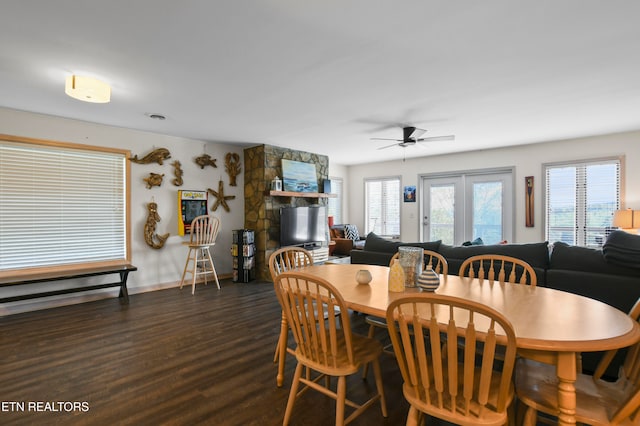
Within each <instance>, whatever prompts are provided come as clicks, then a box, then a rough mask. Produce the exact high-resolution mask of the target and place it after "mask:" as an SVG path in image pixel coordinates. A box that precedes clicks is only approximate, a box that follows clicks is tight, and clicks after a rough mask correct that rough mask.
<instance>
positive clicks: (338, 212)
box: [329, 178, 344, 223]
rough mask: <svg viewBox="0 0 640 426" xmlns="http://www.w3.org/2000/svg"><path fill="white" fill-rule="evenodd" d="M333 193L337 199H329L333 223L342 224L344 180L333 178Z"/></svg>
mask: <svg viewBox="0 0 640 426" xmlns="http://www.w3.org/2000/svg"><path fill="white" fill-rule="evenodd" d="M331 193H332V194H335V195H336V196H335V197H332V198H329V216H333V223H344V222H342V179H340V178H331Z"/></svg>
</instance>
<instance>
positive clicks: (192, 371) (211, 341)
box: [0, 281, 408, 425]
mask: <svg viewBox="0 0 640 426" xmlns="http://www.w3.org/2000/svg"><path fill="white" fill-rule="evenodd" d="M221 284H222V290H220V291H218V290H217V289H216V287H215V286H212V285H209V286H202V285H199V286H198V287H197V289H196V293H195V295H191V291H190V289H189V288H185V289H183V290H179V289H177V288H172V289H168V290H162V291H155V292H151V293H144V294H137V295H131V296H130V304H129V305H128V306H127V305H122V304H120V302H119V301H118V300H117V299H105V300H100V301H97V302H91V303H84V304H80V305H73V306H67V307H62V308H55V309H49V310H43V311H37V312H31V313H25V314H18V315H12V316H7V317H2V318H0V327H1V329H2V334H1V337H0V356H1V361H0V363H1V366H0V402H1V403H3V404H2V406H1V407H0V409H1V411H0V424H3V425H36V424H37V425H44V424H46V425H51V424H64V425H103V424H111V425H113V424H118V425H145V424H153V425H159V424H167V425H197V424H212V425H279V424H282V417H283V414H284V409H285V405H286V401H287V397H288V388H289V385H290V382H291V377H292V374H293V369H294V367H295V360H294V359H293V358H292V357H291V356H289V357H288V359H287V368H286V376H285V384H284V386H283V387H282V388H277V387H276V384H275V376H276V365H275V364H274V363H273V353H274V349H275V344H276V341H277V336H278V331H279V326H280V307H279V305H278V302H277V300H276V297H275V295H274V292H273V286H272V284H271V283H257V282H254V283H249V284H234V283H231V282H230V281H223V282H222V283H221ZM352 320H353V328H354V330H356V331H358V332H360V333H361V334H366V330H367V326H366V324H365V323H364V319H363V317H362V315H358V314H353V315H352ZM382 370H383V374H384V384H385V391H386V394H387V405H388V409H389V417H388V419H386V420H385V419H384V418H383V417H382V415H381V413H380V408H379V405H374V406H373V407H371V408H370V409H369V410H367V412H366V413H365V414H363V415H362V416H361V417H360V418H359V419H358V420H356V422H354V424H359V425H364V424H366V425H401V424H404V423H405V420H406V414H407V411H408V405H407V403H406V402H405V401H404V399H403V397H402V392H401V383H402V380H401V377H400V374H399V371H398V368H397V365H396V363H395V360H394V359H393V358H391V357H388V356H383V359H382ZM369 374H370V378H369V380H368V381H363V380H362V379H361V377H360V375H355V376H352V377H351V378H350V379H349V382H348V394H349V395H350V396H351V398H352V399H354V400H360V401H362V400H364V399H365V397H366V396H367V395H369V393H370V392H373V391H374V389H375V383H374V382H373V378H372V373H369ZM11 402H17V404H11ZM74 402H75V403H78V405H79V406H78V407H76V408H77V409H76V410H75V411H74V410H73V403H74ZM83 402H84V403H85V405H80V403H83ZM37 403H40V405H35V404H37ZM20 404H23V405H24V410H22V407H21V406H20ZM29 404H31V405H29ZM12 409H13V410H14V411H13V412H12V411H11V410H12ZM54 410H55V411H54ZM67 410H70V412H67ZM334 413H335V409H334V403H333V401H332V400H330V399H329V398H327V397H325V396H323V395H321V394H319V393H317V392H313V391H312V392H307V393H306V394H304V395H303V396H302V397H301V399H299V400H298V402H297V403H296V406H295V408H294V413H293V421H292V423H291V424H292V425H329V424H333V420H334Z"/></svg>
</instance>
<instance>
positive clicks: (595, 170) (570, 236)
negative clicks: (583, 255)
mask: <svg viewBox="0 0 640 426" xmlns="http://www.w3.org/2000/svg"><path fill="white" fill-rule="evenodd" d="M544 171H545V178H546V183H545V193H546V199H545V211H546V215H545V238H546V239H547V240H548V241H550V242H554V241H562V242H565V243H567V244H572V245H578V246H586V247H600V246H602V243H603V242H604V238H605V235H606V232H607V230H608V228H610V227H611V219H612V217H613V213H614V212H615V211H616V210H618V209H619V208H620V159H605V160H594V161H588V162H580V163H577V162H576V163H564V164H549V165H545V166H544Z"/></svg>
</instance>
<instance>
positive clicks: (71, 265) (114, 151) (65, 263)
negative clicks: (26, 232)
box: [0, 134, 131, 275]
mask: <svg viewBox="0 0 640 426" xmlns="http://www.w3.org/2000/svg"><path fill="white" fill-rule="evenodd" d="M0 141H2V142H8V143H10V144H14V145H18V146H20V145H24V146H25V147H28V146H32V147H35V149H37V147H38V146H39V147H41V148H42V149H43V150H56V149H59V150H61V151H68V152H74V151H77V152H88V153H96V154H99V153H103V154H107V155H114V156H115V157H116V160H117V161H118V162H119V161H120V160H119V159H118V158H117V157H122V161H123V163H122V168H119V169H118V170H119V172H118V173H120V172H122V173H123V175H124V176H123V177H122V187H120V185H118V188H119V189H118V192H119V193H120V194H121V195H120V196H121V198H120V196H119V197H118V199H119V200H120V201H121V203H122V204H121V205H122V206H123V207H124V208H123V211H122V215H123V227H124V229H123V230H122V233H121V234H120V235H121V237H122V242H123V244H124V247H122V246H120V248H121V253H122V254H123V257H122V258H120V257H119V256H114V257H113V258H110V259H104V258H103V259H96V260H86V261H76V262H73V261H72V259H71V258H68V259H63V260H60V261H57V262H54V263H50V264H47V265H39V266H25V267H15V268H8V267H7V268H5V269H0V275H21V274H29V273H34V272H58V271H75V270H80V269H86V268H88V267H101V266H115V265H122V264H127V263H130V260H131V209H130V206H131V189H130V185H131V165H130V161H129V159H130V157H131V152H130V151H129V150H126V149H119V148H111V147H102V146H93V145H85V144H77V143H71V142H62V141H54V140H45V139H35V138H27V137H19V136H12V135H4V134H0ZM65 176H66V175H65ZM90 189H91V188H88V190H90ZM63 204H64V201H62V202H60V205H63ZM109 229H111V228H109ZM90 248H91V247H90V246H87V250H90ZM116 257H118V258H116Z"/></svg>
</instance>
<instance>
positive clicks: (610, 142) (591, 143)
mask: <svg viewBox="0 0 640 426" xmlns="http://www.w3.org/2000/svg"><path fill="white" fill-rule="evenodd" d="M410 152H411V151H409V150H408V151H407V157H408V158H407V160H406V161H404V162H403V161H389V162H382V163H372V164H365V165H357V166H350V167H349V168H348V177H347V178H346V180H345V185H346V186H347V187H348V192H349V197H345V202H346V203H348V205H349V208H348V211H349V215H348V216H346V218H347V221H348V222H350V223H355V224H356V225H358V228H359V229H361V230H363V231H362V232H364V216H365V213H364V179H365V178H372V177H383V176H401V184H402V186H403V187H404V186H406V185H415V186H416V187H417V188H419V184H420V182H419V175H422V174H430V173H437V172H451V171H464V170H478V169H489V168H500V167H513V168H514V172H515V177H514V183H515V207H516V208H515V215H516V217H515V233H514V238H515V239H514V241H512V242H517V243H526V242H535V241H542V240H543V238H544V228H543V202H544V199H543V194H542V189H543V188H542V185H543V179H542V165H543V164H545V163H553V162H559V161H571V160H585V159H591V158H602V157H613V156H620V155H624V156H625V164H624V166H623V167H624V171H623V173H624V174H623V179H624V183H625V184H626V186H625V187H624V188H623V197H624V198H623V203H625V204H626V205H625V206H623V207H629V208H634V209H640V167H639V166H640V132H629V133H619V134H611V135H605V136H594V137H588V138H580V139H574V140H565V141H555V142H547V143H538V144H532V145H521V146H516V147H511V148H504V149H494V150H483V151H475V152H467V153H460V154H450V155H442V156H434V157H421V158H413V159H411V158H409V157H410ZM525 176H534V183H535V192H534V207H535V216H534V217H535V222H534V223H535V226H534V227H533V228H527V227H525V223H524V220H525V211H524V205H525V198H524V196H525V190H524V178H525ZM419 192H420V191H419V189H418V194H417V197H418V200H417V202H416V203H404V202H403V203H401V215H402V216H401V222H400V223H401V239H402V240H403V241H418V239H419V238H420V231H421V226H422V225H421V221H420V217H421V212H420V206H421V194H420V193H419Z"/></svg>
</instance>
